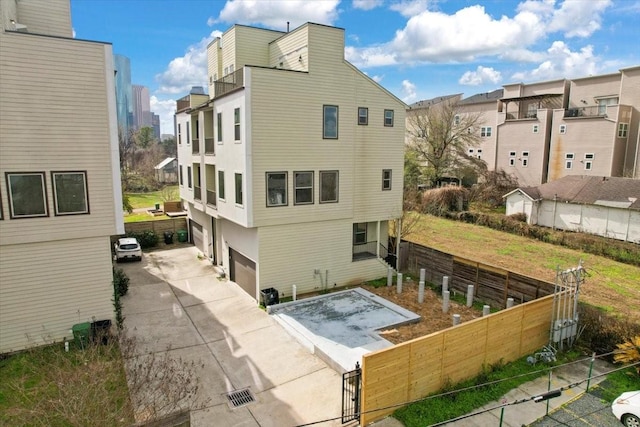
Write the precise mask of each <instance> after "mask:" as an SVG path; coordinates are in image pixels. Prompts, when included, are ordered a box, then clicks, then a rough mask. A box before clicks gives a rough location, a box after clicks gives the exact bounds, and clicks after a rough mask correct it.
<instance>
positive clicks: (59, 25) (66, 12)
mask: <svg viewBox="0 0 640 427" xmlns="http://www.w3.org/2000/svg"><path fill="white" fill-rule="evenodd" d="M17 4H18V16H17V19H16V21H18V22H19V23H21V24H23V25H26V26H27V31H29V32H30V33H34V34H46V35H50V36H60V37H73V32H72V30H71V4H70V2H69V0H47V1H42V0H19V1H18V2H17Z"/></svg>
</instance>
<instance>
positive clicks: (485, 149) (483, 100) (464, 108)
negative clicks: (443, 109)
mask: <svg viewBox="0 0 640 427" xmlns="http://www.w3.org/2000/svg"><path fill="white" fill-rule="evenodd" d="M503 96H504V90H503V89H496V90H494V91H492V92H485V93H479V94H476V95H473V96H470V97H468V98H465V99H463V100H461V101H460V114H465V113H475V114H480V119H479V121H478V127H477V129H475V130H474V131H475V132H479V134H480V144H479V145H478V146H476V147H469V151H468V154H469V156H471V157H475V158H478V159H481V160H484V162H485V163H486V164H487V167H488V169H490V170H494V169H495V162H496V147H497V143H496V140H497V135H498V132H497V125H498V123H497V115H496V112H497V111H498V103H499V102H500V98H502V97H503Z"/></svg>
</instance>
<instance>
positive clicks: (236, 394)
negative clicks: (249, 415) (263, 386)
mask: <svg viewBox="0 0 640 427" xmlns="http://www.w3.org/2000/svg"><path fill="white" fill-rule="evenodd" d="M227 400H228V403H229V404H230V405H231V407H232V408H239V407H240V406H244V405H248V404H249V403H252V402H255V401H256V398H255V397H253V394H252V393H251V390H249V389H248V388H245V389H243V390H236V391H232V392H229V393H227Z"/></svg>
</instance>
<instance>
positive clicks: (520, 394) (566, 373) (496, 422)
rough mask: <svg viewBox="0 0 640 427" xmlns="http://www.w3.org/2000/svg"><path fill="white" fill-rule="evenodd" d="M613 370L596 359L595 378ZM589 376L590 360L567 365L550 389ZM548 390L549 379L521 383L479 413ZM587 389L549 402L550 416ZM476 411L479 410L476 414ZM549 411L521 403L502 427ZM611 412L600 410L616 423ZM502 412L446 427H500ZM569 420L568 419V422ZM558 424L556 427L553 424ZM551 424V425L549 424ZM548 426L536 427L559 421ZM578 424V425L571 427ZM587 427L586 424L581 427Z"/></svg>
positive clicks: (385, 425)
mask: <svg viewBox="0 0 640 427" xmlns="http://www.w3.org/2000/svg"><path fill="white" fill-rule="evenodd" d="M611 369H612V366H611V365H610V364H609V363H607V362H604V361H602V360H596V362H595V363H594V365H593V372H592V374H591V375H592V376H595V375H598V374H601V373H604V372H608V371H610V370H611ZM588 377H589V360H586V361H582V362H579V363H575V364H572V365H568V366H564V367H561V368H558V369H556V370H554V371H553V374H552V377H551V390H556V389H559V388H561V387H565V386H567V385H569V384H573V383H576V382H579V381H582V380H584V379H586V378H588ZM604 379H605V377H604V376H603V377H599V378H595V379H593V380H592V381H591V386H593V385H595V384H597V383H599V382H601V381H603V380H604ZM548 390H549V377H548V375H545V376H544V377H540V378H537V379H535V380H533V381H529V382H527V383H524V384H522V385H521V386H520V387H518V388H516V389H513V390H511V391H510V392H509V393H507V394H506V395H504V396H503V398H502V399H500V400H498V401H493V402H490V403H489V404H487V405H485V406H483V407H482V408H479V409H478V410H477V411H480V410H481V409H485V408H487V409H488V408H492V407H495V406H498V405H500V404H501V403H502V402H512V401H515V400H519V399H525V398H528V397H531V396H537V395H540V394H543V393H546V392H547V391H548ZM585 390H586V383H583V384H581V385H579V386H577V387H575V388H571V389H569V390H565V391H564V392H563V393H562V395H561V396H560V397H556V398H553V399H550V400H549V401H548V402H549V412H550V413H551V412H552V411H554V410H555V409H557V408H560V407H561V406H562V405H564V404H566V403H568V402H571V401H575V400H576V399H577V398H578V397H580V396H581V395H582V394H583V393H584V392H585ZM474 412H476V411H474ZM546 412H547V403H546V402H539V403H537V402H533V401H529V402H526V403H521V404H518V405H512V406H507V407H505V410H504V418H503V422H502V427H522V426H527V425H529V424H532V423H534V422H535V421H536V420H538V419H541V418H542V417H544V416H545V414H546ZM610 412H611V411H610V410H609V411H608V412H607V411H601V413H602V414H603V416H604V417H607V418H612V419H613V420H615V417H613V415H611V414H610ZM500 413H501V410H500V409H495V410H493V411H489V412H485V413H483V414H479V415H475V416H472V417H469V418H466V419H464V420H460V421H457V422H453V423H448V424H446V426H448V427H462V426H464V427H489V426H496V427H497V426H500ZM565 421H566V419H565ZM554 422H555V424H554ZM549 423H550V424H549ZM549 423H543V424H536V426H538V425H540V426H551V425H560V423H559V422H557V420H555V421H554V420H553V419H550V420H549ZM402 425H403V424H402V423H401V422H400V421H398V420H396V419H395V418H391V417H388V418H385V419H384V420H381V421H379V422H377V423H375V427H401V426H402ZM571 425H578V424H571ZM580 425H585V424H580ZM586 425H591V426H596V425H597V426H599V427H604V426H605V425H608V424H586Z"/></svg>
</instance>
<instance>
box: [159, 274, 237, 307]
mask: <svg viewBox="0 0 640 427" xmlns="http://www.w3.org/2000/svg"><path fill="white" fill-rule="evenodd" d="M169 284H170V285H171V286H173V288H174V292H175V294H176V296H177V297H178V299H179V300H180V303H181V304H182V305H183V306H185V307H188V306H191V305H196V304H202V303H203V302H204V303H207V302H212V301H218V300H221V299H225V298H230V297H235V296H237V294H238V292H237V290H236V289H235V287H236V286H237V285H236V284H235V283H232V282H220V281H212V280H211V278H210V277H207V276H202V277H190V278H188V279H182V280H176V279H171V280H169Z"/></svg>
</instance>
